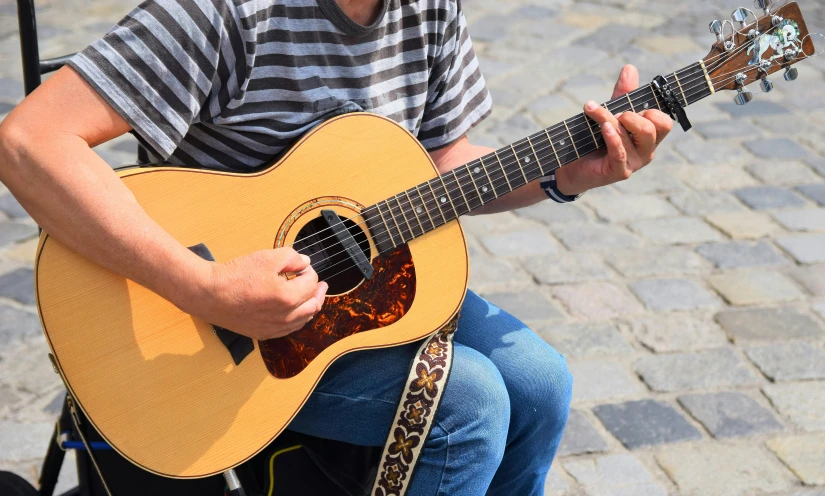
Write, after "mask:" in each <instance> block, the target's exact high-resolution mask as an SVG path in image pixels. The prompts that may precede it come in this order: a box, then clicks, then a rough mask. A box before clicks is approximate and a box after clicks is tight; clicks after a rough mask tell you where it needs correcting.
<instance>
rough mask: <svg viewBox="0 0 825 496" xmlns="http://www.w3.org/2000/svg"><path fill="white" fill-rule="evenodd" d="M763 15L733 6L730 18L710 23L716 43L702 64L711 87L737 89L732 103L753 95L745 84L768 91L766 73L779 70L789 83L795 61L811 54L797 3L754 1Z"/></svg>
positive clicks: (813, 49)
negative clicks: (758, 83) (757, 85)
mask: <svg viewBox="0 0 825 496" xmlns="http://www.w3.org/2000/svg"><path fill="white" fill-rule="evenodd" d="M754 3H755V4H756V6H758V7H759V8H761V9H762V10H763V12H764V15H762V16H760V17H757V15H756V13H754V12H753V11H752V10H750V9H745V8H741V9H736V10H735V11H733V14H732V15H731V18H732V20H730V21H713V22H712V23H711V25H710V30H711V32H712V33H714V34H716V37H717V42H716V43H715V44H714V45H713V48H712V49H711V51H710V54H708V56H707V57H705V58H704V59H703V63H704V65H705V68H706V69H707V72H708V77H709V80H710V82H711V83H712V84H713V87H714V89H715V90H716V91H719V90H736V91H738V92H739V94H738V95H737V96H736V99H735V100H736V103H739V104H740V105H744V104H745V103H748V102H749V101H750V100H751V99H752V98H753V94H752V93H751V92H750V90H748V89H747V86H748V85H749V84H751V83H754V82H756V81H760V86H761V87H762V91H764V92H769V91H771V90H772V89H773V83H772V82H771V80H770V78H769V76H770V75H771V74H774V73H775V72H778V71H781V70H784V71H785V73H784V77H785V79H786V80H788V81H792V80H795V79H796V77H797V70H796V68H794V67H792V66H793V65H794V64H796V63H797V62H799V61H801V60H804V59H806V58H808V57H813V56H815V55H816V51H815V48H814V43H813V39H812V36H811V33H809V32H808V28H807V26H806V25H805V19H803V17H802V12H801V10H800V8H799V5H798V4H797V3H795V2H794V3H786V4H783V5H781V6H778V5H779V3H777V4H775V5H772V2H771V1H770V0H756V1H755V2H754Z"/></svg>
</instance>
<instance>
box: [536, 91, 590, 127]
mask: <svg viewBox="0 0 825 496" xmlns="http://www.w3.org/2000/svg"><path fill="white" fill-rule="evenodd" d="M527 108H528V110H529V111H530V112H531V113H532V114H533V115H535V116H536V118H538V120H539V122H540V123H541V124H542V125H544V126H548V127H549V126H553V125H556V124H558V123H559V122H561V121H563V120H565V119H568V118H570V116H571V115H576V114H577V113H579V112H581V110H582V108H581V105H579V104H578V103H574V102H573V101H572V100H571V99H570V98H567V97H566V96H563V95H547V96H543V97H541V98H537V99H535V100H533V101H532V102H531V103H530V104H529V105H528V107H527Z"/></svg>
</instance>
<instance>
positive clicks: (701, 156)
mask: <svg viewBox="0 0 825 496" xmlns="http://www.w3.org/2000/svg"><path fill="white" fill-rule="evenodd" d="M676 150H677V151H678V152H679V153H680V154H681V155H682V156H683V157H685V158H686V159H687V161H688V162H690V163H691V164H695V165H704V166H707V165H731V164H739V163H744V162H746V161H748V160H752V158H753V157H752V156H751V155H750V154H748V152H746V151H745V149H744V148H742V147H741V146H739V145H738V144H736V143H725V142H718V141H717V142H713V143H709V142H701V141H688V142H684V143H679V144H677V145H676Z"/></svg>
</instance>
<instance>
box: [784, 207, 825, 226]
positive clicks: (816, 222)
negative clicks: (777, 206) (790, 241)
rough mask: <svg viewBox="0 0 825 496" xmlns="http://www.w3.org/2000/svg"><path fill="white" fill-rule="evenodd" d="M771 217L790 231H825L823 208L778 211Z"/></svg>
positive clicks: (824, 210) (824, 209)
mask: <svg viewBox="0 0 825 496" xmlns="http://www.w3.org/2000/svg"><path fill="white" fill-rule="evenodd" d="M771 215H772V216H773V218H774V219H776V220H777V221H779V223H780V224H782V225H783V226H785V228H787V229H790V230H791V231H811V232H823V231H825V208H806V209H802V210H780V211H778V212H772V213H771Z"/></svg>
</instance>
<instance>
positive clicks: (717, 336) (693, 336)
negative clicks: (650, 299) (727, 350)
mask: <svg viewBox="0 0 825 496" xmlns="http://www.w3.org/2000/svg"><path fill="white" fill-rule="evenodd" d="M628 327H629V329H630V332H631V333H632V334H633V336H634V337H635V338H636V339H637V340H639V342H640V343H642V344H643V345H644V346H646V347H647V348H650V349H651V350H653V351H655V352H656V353H668V352H673V351H697V350H703V349H709V348H718V347H720V346H724V345H725V344H727V342H728V340H727V337H726V336H725V333H724V332H723V331H722V329H721V328H720V327H719V326H718V325H716V323H715V322H713V321H712V320H711V319H709V318H706V317H696V316H694V315H692V314H688V313H673V314H664V315H655V316H644V317H638V318H636V319H633V320H630V321H629V322H628Z"/></svg>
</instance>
